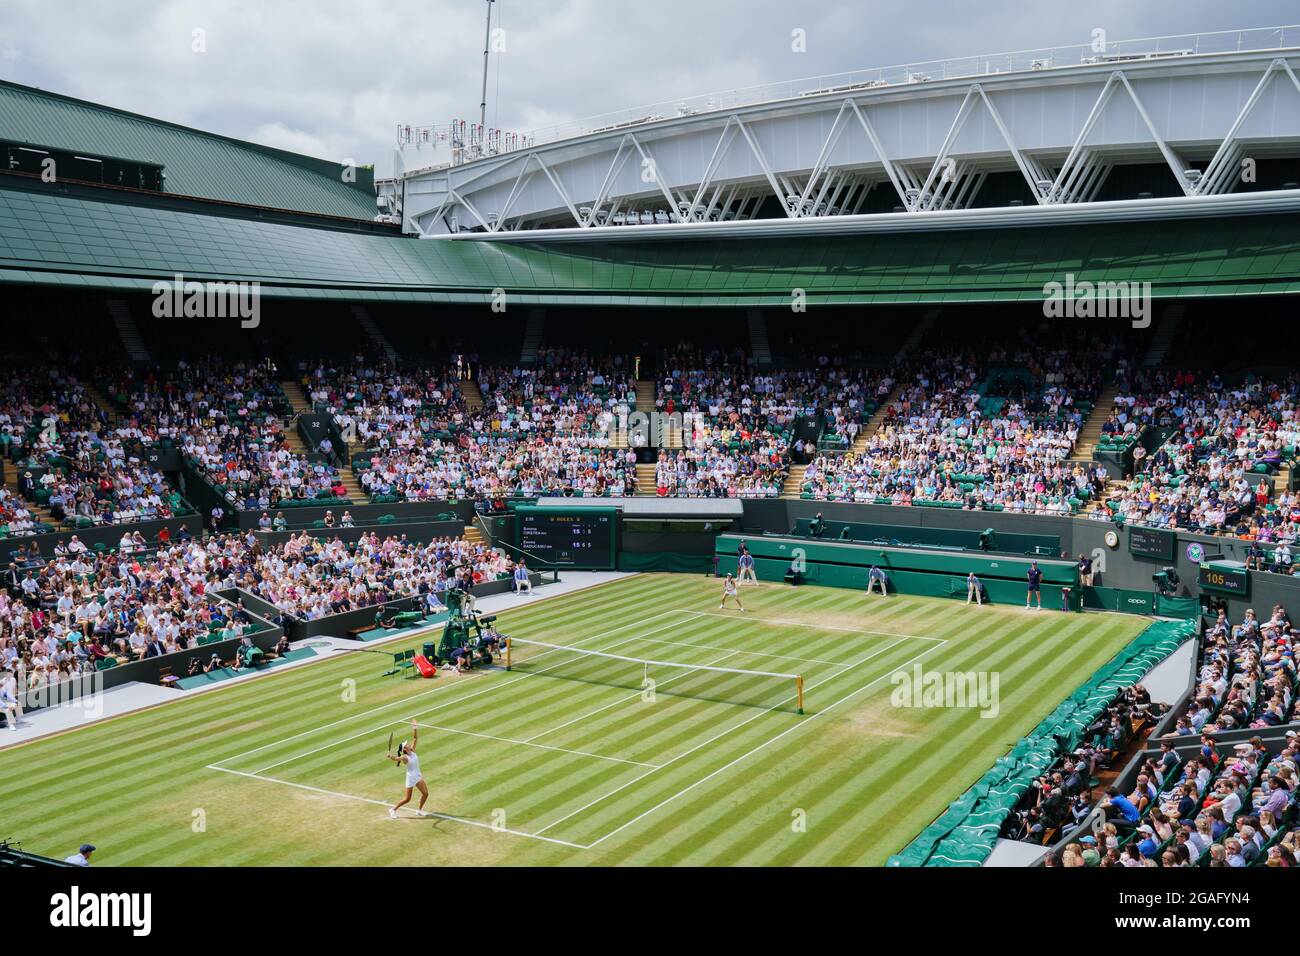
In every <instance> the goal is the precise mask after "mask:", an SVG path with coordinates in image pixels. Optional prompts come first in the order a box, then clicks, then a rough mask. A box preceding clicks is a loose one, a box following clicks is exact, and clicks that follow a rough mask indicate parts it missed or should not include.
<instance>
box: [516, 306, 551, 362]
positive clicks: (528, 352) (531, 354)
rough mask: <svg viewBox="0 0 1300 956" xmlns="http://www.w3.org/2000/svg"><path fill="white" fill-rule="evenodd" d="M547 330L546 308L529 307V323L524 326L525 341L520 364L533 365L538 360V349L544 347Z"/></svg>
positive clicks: (520, 354) (520, 351)
mask: <svg viewBox="0 0 1300 956" xmlns="http://www.w3.org/2000/svg"><path fill="white" fill-rule="evenodd" d="M545 331H546V310H545V309H529V310H528V324H527V325H526V326H525V327H524V343H523V346H522V347H521V348H520V350H519V364H520V365H532V364H533V363H534V362H536V361H537V350H538V349H540V348H541V347H542V335H543V334H544V333H545Z"/></svg>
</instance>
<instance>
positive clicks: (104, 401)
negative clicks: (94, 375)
mask: <svg viewBox="0 0 1300 956" xmlns="http://www.w3.org/2000/svg"><path fill="white" fill-rule="evenodd" d="M82 384H83V385H85V388H86V394H87V395H89V396H90V400H91V401H92V402H94V403H95V405H96V406H97V407H98V408H99V409H100V410H101V411H103V413H104V414H105V415H107V416H108V420H109V421H110V422H115V421H117V418H118V415H117V406H116V405H114V404H113V403H112V402H111V401H110V400H109V398H108V396H107V395H105V394H104V392H103V390H102V389H101V388H100V387H99V386H98V385H96V384H95V383H93V382H83V383H82Z"/></svg>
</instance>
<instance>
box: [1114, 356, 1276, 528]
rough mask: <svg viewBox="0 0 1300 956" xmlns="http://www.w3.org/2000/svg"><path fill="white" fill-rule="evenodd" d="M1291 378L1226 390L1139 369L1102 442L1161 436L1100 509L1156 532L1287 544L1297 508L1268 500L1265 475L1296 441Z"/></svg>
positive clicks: (1204, 380) (1208, 380) (1215, 381)
mask: <svg viewBox="0 0 1300 956" xmlns="http://www.w3.org/2000/svg"><path fill="white" fill-rule="evenodd" d="M1298 405H1300V378H1296V377H1294V376H1293V377H1291V378H1288V379H1286V380H1284V381H1266V380H1262V379H1249V380H1247V381H1245V382H1243V383H1241V384H1238V385H1232V386H1229V385H1227V384H1225V382H1224V381H1223V380H1222V379H1221V378H1220V377H1219V376H1218V375H1217V374H1210V375H1208V376H1198V375H1195V374H1193V373H1190V372H1162V371H1148V372H1146V373H1144V374H1142V375H1138V376H1135V377H1134V382H1133V384H1132V387H1131V388H1130V389H1127V390H1125V391H1124V392H1122V393H1121V395H1120V397H1119V398H1118V399H1117V400H1116V403H1115V408H1114V409H1113V411H1112V413H1111V415H1110V417H1109V418H1108V420H1107V422H1106V423H1105V425H1104V426H1103V432H1104V433H1105V434H1108V435H1115V434H1136V433H1137V432H1138V431H1139V430H1140V429H1141V428H1142V427H1143V426H1150V427H1152V428H1157V429H1162V430H1163V431H1164V432H1167V437H1166V438H1165V440H1164V441H1163V442H1162V443H1161V444H1160V445H1159V446H1158V447H1157V448H1156V449H1155V450H1154V452H1153V453H1151V454H1143V453H1144V452H1145V447H1142V446H1139V448H1138V449H1135V451H1136V453H1137V457H1136V461H1135V466H1134V473H1133V476H1132V477H1131V478H1130V479H1127V480H1124V481H1122V482H1120V483H1119V485H1118V487H1117V488H1115V489H1114V490H1113V491H1112V494H1111V496H1110V498H1109V499H1108V502H1107V505H1108V508H1109V510H1110V511H1111V513H1112V514H1113V515H1114V516H1115V517H1116V518H1119V519H1122V520H1124V521H1132V522H1135V523H1138V524H1143V525H1149V526H1151V527H1158V528H1177V529H1181V530H1187V531H1201V532H1207V533H1229V534H1234V535H1239V536H1242V537H1246V538H1250V539H1252V540H1258V541H1262V542H1270V543H1275V542H1280V541H1289V542H1294V540H1295V538H1296V534H1297V531H1300V501H1297V498H1296V496H1295V495H1294V494H1293V493H1291V492H1289V491H1288V492H1283V493H1282V494H1281V495H1280V496H1278V497H1277V498H1274V495H1273V476H1274V475H1275V474H1276V473H1277V471H1278V470H1279V468H1281V467H1282V465H1283V464H1284V463H1286V462H1287V461H1289V460H1290V459H1291V458H1292V456H1293V454H1294V449H1295V446H1296V443H1297V440H1298V439H1300V425H1298V424H1297V419H1296V411H1297V407H1298Z"/></svg>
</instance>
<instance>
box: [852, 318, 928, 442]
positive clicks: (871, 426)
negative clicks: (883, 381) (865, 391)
mask: <svg viewBox="0 0 1300 956" xmlns="http://www.w3.org/2000/svg"><path fill="white" fill-rule="evenodd" d="M934 311H935V312H938V310H937V309H936V310H934ZM927 314H928V313H927ZM902 394H903V383H901V382H900V383H899V384H897V385H895V386H894V389H893V391H891V392H890V393H889V394H888V395H886V396H885V400H884V401H883V402H881V403H880V407H879V408H877V409H876V413H875V414H874V415H872V416H871V417H870V418H868V419H867V424H866V425H865V426H864V427H863V429H862V431H860V432H858V437H857V438H855V439H854V440H853V446H852V447H851V448H850V449H849V453H850V454H853V455H860V454H862V453H863V452H864V451H866V450H867V442H869V441H870V440H871V439H872V437H873V436H874V435H875V434H876V432H878V431H880V429H881V428H883V427H884V424H885V416H886V414H887V413H888V411H889V406H890V405H892V404H893V403H894V402H896V401H898V397H899V396H900V395H902Z"/></svg>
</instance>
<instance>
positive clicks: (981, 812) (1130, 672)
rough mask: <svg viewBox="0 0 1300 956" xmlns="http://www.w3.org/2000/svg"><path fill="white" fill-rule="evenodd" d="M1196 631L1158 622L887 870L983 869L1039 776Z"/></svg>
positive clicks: (1187, 624) (1186, 624)
mask: <svg viewBox="0 0 1300 956" xmlns="http://www.w3.org/2000/svg"><path fill="white" fill-rule="evenodd" d="M1195 631H1196V622H1195V621H1194V620H1185V621H1156V622H1155V623H1153V624H1152V625H1151V626H1150V627H1148V628H1147V629H1146V630H1145V631H1143V632H1142V633H1141V634H1139V635H1138V636H1137V637H1135V638H1134V639H1133V640H1132V641H1130V642H1129V644H1128V645H1127V646H1126V647H1125V648H1124V649H1123V650H1121V651H1120V652H1119V653H1118V654H1116V655H1115V656H1114V657H1112V658H1111V659H1110V660H1109V661H1108V662H1107V663H1106V664H1105V665H1103V666H1102V667H1101V668H1100V669H1099V670H1098V671H1097V672H1096V673H1095V674H1093V675H1092V677H1091V678H1089V680H1088V681H1087V682H1086V683H1085V684H1084V685H1083V686H1082V687H1080V688H1079V689H1078V690H1076V691H1075V692H1074V693H1073V694H1071V695H1070V696H1069V697H1068V698H1066V699H1065V700H1064V701H1062V703H1061V705H1060V706H1059V707H1057V708H1056V710H1054V711H1052V713H1050V714H1049V715H1048V716H1047V717H1045V718H1044V719H1043V721H1042V722H1041V723H1040V724H1039V725H1038V726H1037V727H1035V728H1034V729H1033V731H1031V732H1030V734H1029V735H1028V736H1027V737H1025V738H1024V739H1023V740H1021V741H1020V742H1019V743H1018V744H1016V746H1015V747H1013V748H1012V750H1011V752H1010V753H1009V754H1007V755H1006V756H1005V757H1001V758H999V759H998V761H997V762H996V763H995V764H994V765H993V767H992V769H991V770H989V771H988V772H987V773H985V774H984V776H982V777H981V778H980V779H979V780H978V781H977V782H976V783H975V785H974V786H972V787H971V788H970V789H969V790H967V791H966V792H965V793H963V794H962V795H961V796H960V797H958V798H957V799H956V800H954V801H953V802H952V803H951V804H949V805H948V809H947V810H945V811H944V812H943V814H942V815H941V816H940V817H939V819H937V820H935V821H934V822H933V823H931V824H930V825H929V826H928V827H926V828H925V829H924V830H922V831H921V833H920V835H919V836H917V837H916V839H914V840H913V841H912V842H911V843H909V844H908V845H907V846H906V847H904V848H903V850H902V851H901V852H900V853H898V854H896V855H894V856H891V857H890V858H889V862H888V863H887V864H886V865H887V866H979V865H980V864H982V863H983V862H984V860H985V859H987V858H988V855H989V854H990V853H991V852H993V846H994V844H995V843H996V842H997V839H998V831H999V830H1000V829H1001V828H1002V824H1003V822H1004V821H1005V820H1006V818H1007V815H1008V814H1009V813H1010V812H1011V811H1012V809H1013V808H1014V807H1015V806H1016V804H1017V803H1018V802H1019V800H1020V798H1021V796H1022V795H1023V794H1024V793H1025V791H1026V790H1028V789H1029V786H1030V784H1031V783H1032V782H1033V780H1034V778H1036V777H1037V776H1038V775H1039V774H1041V773H1043V772H1044V771H1045V770H1047V769H1048V768H1049V767H1051V766H1052V764H1054V763H1055V762H1056V761H1057V760H1058V759H1060V757H1061V755H1062V754H1064V753H1066V752H1068V751H1071V750H1073V749H1074V748H1075V747H1077V746H1078V744H1079V742H1080V741H1081V740H1082V739H1083V733H1084V731H1085V730H1086V729H1087V727H1088V725H1089V724H1091V723H1092V722H1093V721H1094V720H1096V719H1097V718H1098V717H1099V716H1100V715H1101V713H1102V711H1103V710H1104V709H1105V706H1106V704H1107V703H1109V702H1110V699H1111V698H1112V697H1114V695H1115V692H1116V691H1117V690H1118V689H1120V688H1121V687H1127V686H1129V685H1131V684H1133V683H1135V682H1137V681H1138V680H1139V679H1140V678H1141V677H1142V675H1144V674H1145V673H1146V672H1147V671H1149V670H1150V669H1151V668H1152V667H1154V666H1155V665H1156V664H1158V663H1159V662H1160V661H1162V660H1164V659H1165V658H1166V657H1168V656H1169V655H1170V654H1172V653H1173V652H1174V650H1175V649H1176V648H1177V647H1178V645H1180V644H1182V643H1183V642H1184V641H1186V640H1188V639H1189V638H1190V637H1192V635H1193V634H1194V633H1195Z"/></svg>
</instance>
